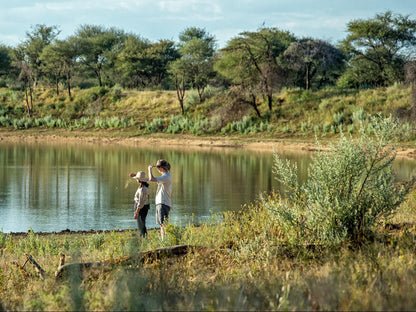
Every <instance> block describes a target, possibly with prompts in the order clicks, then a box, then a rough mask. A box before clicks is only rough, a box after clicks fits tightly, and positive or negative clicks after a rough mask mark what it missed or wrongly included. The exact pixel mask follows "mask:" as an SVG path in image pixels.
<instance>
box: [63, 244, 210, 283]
mask: <svg viewBox="0 0 416 312" xmlns="http://www.w3.org/2000/svg"><path fill="white" fill-rule="evenodd" d="M195 250H197V251H199V252H200V251H208V250H211V249H210V248H208V247H203V246H190V245H176V246H171V247H163V248H158V249H155V250H149V251H144V252H141V253H139V254H138V255H134V256H125V257H122V258H116V259H109V260H105V261H102V262H75V263H70V264H63V263H64V261H65V260H62V259H65V255H61V259H60V265H59V267H58V269H57V270H56V271H55V276H56V277H62V276H63V275H65V274H66V273H69V272H79V273H82V272H84V271H86V270H91V269H101V270H104V271H105V270H109V269H111V267H112V265H125V264H131V263H132V262H133V263H142V264H143V263H146V262H149V261H155V260H157V259H162V258H166V257H172V256H183V255H186V254H188V253H191V252H193V251H195Z"/></svg>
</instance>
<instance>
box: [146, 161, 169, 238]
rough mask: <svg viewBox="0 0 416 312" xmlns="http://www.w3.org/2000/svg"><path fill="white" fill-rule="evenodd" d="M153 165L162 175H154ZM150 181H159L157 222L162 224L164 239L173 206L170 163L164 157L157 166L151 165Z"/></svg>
mask: <svg viewBox="0 0 416 312" xmlns="http://www.w3.org/2000/svg"><path fill="white" fill-rule="evenodd" d="M153 167H156V168H157V170H158V171H159V173H160V174H161V176H160V177H154V176H153V173H152V169H153ZM148 169H149V181H150V182H157V190H156V199H155V204H156V223H157V224H159V226H160V235H161V238H162V240H163V239H164V238H165V234H166V231H165V224H166V222H167V221H168V218H169V212H170V208H171V207H172V200H171V195H172V177H171V175H170V164H169V162H167V161H166V160H164V159H159V160H158V161H157V163H156V166H154V165H149V167H148Z"/></svg>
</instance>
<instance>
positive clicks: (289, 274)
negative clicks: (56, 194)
mask: <svg viewBox="0 0 416 312" xmlns="http://www.w3.org/2000/svg"><path fill="white" fill-rule="evenodd" d="M414 204H415V202H414V196H413V197H412V198H411V199H410V201H409V202H407V203H406V205H403V206H402V207H401V208H400V210H399V211H398V214H396V219H395V220H394V221H395V223H394V224H395V226H394V227H393V226H380V227H379V229H378V231H377V237H376V238H375V239H374V241H371V242H370V241H369V242H367V243H365V244H364V245H362V246H359V247H358V246H355V245H349V244H345V245H336V246H318V245H316V246H313V245H308V246H303V245H292V246H290V245H285V244H282V241H281V232H280V231H281V229H280V228H279V227H278V226H277V225H276V224H274V223H273V221H272V220H271V219H270V217H269V215H268V213H267V211H266V210H265V209H263V208H262V206H261V205H258V204H256V205H249V206H247V207H245V208H244V209H243V212H242V213H240V214H238V215H234V214H227V213H226V214H225V215H223V216H222V218H221V220H222V221H219V218H217V216H213V218H212V220H211V221H209V222H207V223H206V224H203V225H201V226H199V227H194V226H191V225H189V226H184V227H182V226H180V227H179V226H176V225H172V224H171V225H169V227H168V238H167V239H166V240H165V241H163V242H162V241H160V239H159V234H158V231H151V232H150V234H149V238H148V239H147V240H143V239H140V238H139V237H138V233H137V232H136V231H134V230H131V231H124V232H118V231H114V232H107V233H89V234H50V235H38V234H36V233H33V232H31V233H28V234H27V235H23V236H22V235H20V236H13V235H9V234H2V233H0V247H1V257H0V273H1V275H0V294H1V297H0V298H1V299H0V306H1V308H2V309H5V310H281V309H283V310H344V311H345V310H412V309H413V308H414V306H415V304H416V302H415V297H414V292H415V290H416V289H415V287H416V286H415V285H416V257H415V244H414V242H415V234H416V227H415V225H414V223H413V222H414V221H415V214H414V210H413V209H412V208H411V207H414ZM409 222H410V223H412V224H413V225H410V224H408V223H409ZM403 223H406V224H403ZM178 244H183V245H192V246H206V247H209V249H208V250H205V251H202V250H201V251H198V250H195V251H194V252H190V253H188V254H186V255H182V256H166V257H161V258H160V259H148V260H147V261H145V262H144V263H142V262H140V261H136V260H134V259H130V260H128V261H123V257H125V256H128V255H137V254H139V253H140V252H143V251H147V250H154V249H157V248H160V247H164V246H172V245H178ZM27 254H30V255H32V256H33V258H34V259H35V260H36V261H37V263H38V264H39V265H40V266H41V267H42V268H43V269H44V270H45V274H44V277H43V279H41V278H39V276H38V273H37V272H36V271H35V270H34V266H33V265H31V264H30V263H29V262H28V263H25V262H26V259H27V257H26V255H27ZM61 254H65V255H66V263H74V262H90V261H99V262H104V261H106V262H107V263H109V267H105V268H104V267H103V268H99V269H96V270H86V271H84V273H83V274H82V275H79V272H77V271H75V272H73V273H72V274H69V275H67V276H66V277H61V278H56V277H55V276H54V272H55V271H56V270H57V268H58V264H59V259H60V255H61ZM13 262H16V263H17V264H19V265H20V266H23V270H20V269H19V268H18V267H17V266H16V265H15V264H13Z"/></svg>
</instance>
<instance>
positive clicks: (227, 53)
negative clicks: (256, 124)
mask: <svg viewBox="0 0 416 312" xmlns="http://www.w3.org/2000/svg"><path fill="white" fill-rule="evenodd" d="M235 45H237V46H239V45H240V40H239V39H238V38H234V39H232V40H231V41H230V42H229V43H228V45H227V47H226V48H224V49H222V50H221V51H220V57H218V59H217V61H216V62H215V65H214V69H215V70H216V71H217V72H218V73H219V74H220V75H221V76H223V77H225V78H226V79H229V80H230V81H231V83H232V85H233V87H232V88H231V91H232V93H234V95H235V97H236V98H237V99H238V100H239V101H240V102H242V103H246V104H248V105H250V106H251V107H252V108H253V109H254V111H255V112H256V115H257V116H258V117H261V114H260V111H259V109H258V107H257V97H258V95H259V94H260V91H259V89H258V87H257V86H258V84H259V81H258V79H259V76H258V71H257V70H256V68H255V66H254V64H253V62H252V61H251V58H250V56H249V55H248V54H247V53H245V51H244V50H242V49H238V48H235Z"/></svg>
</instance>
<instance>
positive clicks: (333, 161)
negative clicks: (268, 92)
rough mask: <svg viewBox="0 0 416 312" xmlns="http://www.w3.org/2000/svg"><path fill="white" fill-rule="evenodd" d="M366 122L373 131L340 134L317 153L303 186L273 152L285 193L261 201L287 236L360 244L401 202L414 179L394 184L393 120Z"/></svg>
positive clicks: (374, 119) (291, 168) (275, 167)
mask: <svg viewBox="0 0 416 312" xmlns="http://www.w3.org/2000/svg"><path fill="white" fill-rule="evenodd" d="M369 126H370V127H371V130H372V131H371V133H373V135H371V136H370V135H369V134H368V131H366V130H368V129H364V128H363V129H361V130H360V136H359V137H358V138H357V139H355V140H354V139H353V138H351V137H350V138H346V137H345V136H344V135H343V134H342V133H341V137H340V139H339V141H338V143H337V144H336V145H333V146H331V150H330V151H328V152H323V151H319V152H318V153H317V155H316V156H315V157H314V158H313V161H312V163H311V165H310V167H309V170H308V179H307V181H306V182H305V183H304V184H303V185H299V184H298V178H297V167H296V165H292V164H290V162H289V161H287V160H283V159H282V158H281V157H280V156H279V155H278V154H277V153H275V154H274V173H275V175H276V179H277V180H278V181H279V182H280V183H282V184H283V185H284V186H285V190H286V192H285V193H284V194H283V195H286V196H285V197H282V198H281V197H276V198H273V199H263V204H264V205H265V206H266V207H267V209H268V210H269V211H270V214H271V215H272V216H273V217H274V218H275V219H276V221H277V222H278V223H279V224H281V225H282V227H283V228H284V229H286V236H287V239H288V240H294V241H305V240H306V241H307V240H313V241H315V242H325V243H340V242H342V241H345V240H351V241H355V242H361V241H362V240H363V239H364V238H366V237H370V236H372V235H373V234H374V232H373V230H374V226H375V225H376V224H377V222H378V221H380V220H382V218H383V217H389V216H391V215H392V214H393V213H394V212H395V210H396V208H397V207H398V206H399V205H400V204H401V203H402V202H403V201H404V199H405V196H406V195H407V194H408V192H409V190H410V187H411V186H412V185H413V184H414V182H415V178H412V179H411V180H410V181H408V183H402V184H401V185H399V184H396V183H395V177H394V175H393V172H392V163H393V160H394V159H395V156H396V152H395V147H394V144H392V141H393V139H394V135H395V130H396V128H397V124H396V123H395V122H394V121H393V119H392V118H391V117H390V118H385V119H382V118H381V117H379V116H377V117H372V118H371V122H370V123H369ZM318 147H319V146H318Z"/></svg>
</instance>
